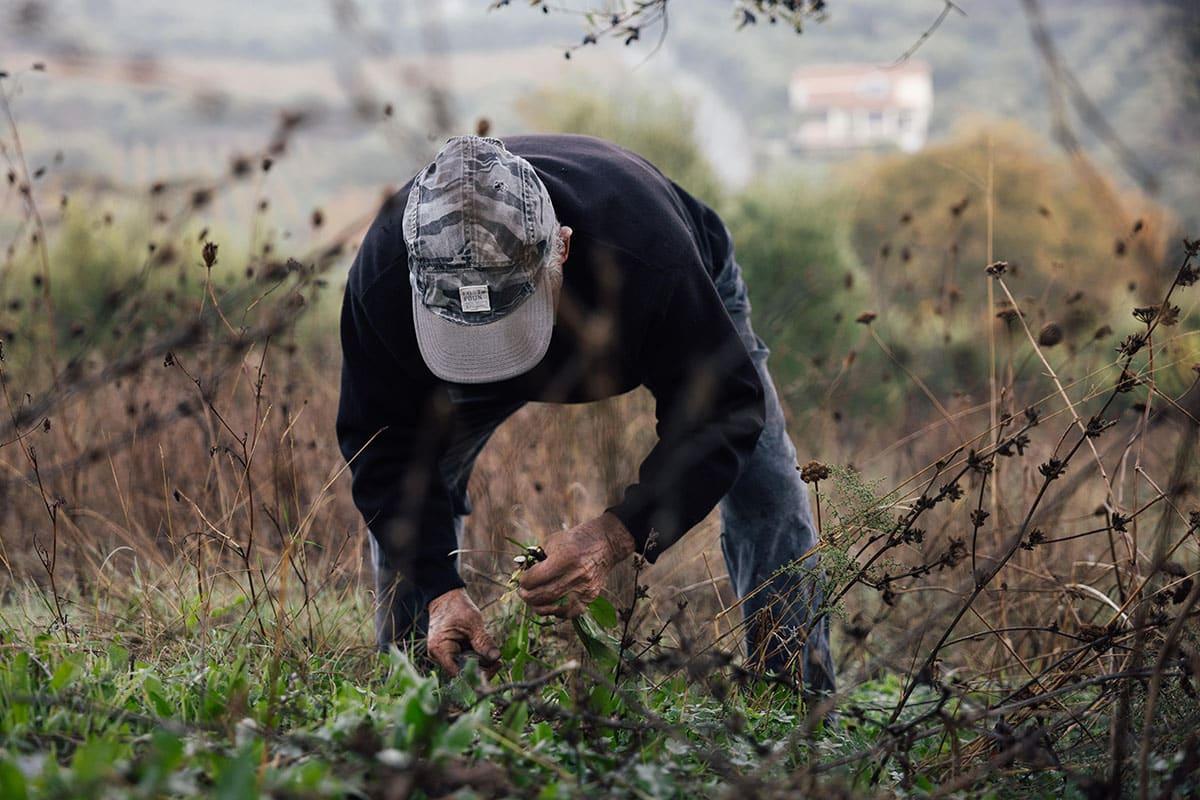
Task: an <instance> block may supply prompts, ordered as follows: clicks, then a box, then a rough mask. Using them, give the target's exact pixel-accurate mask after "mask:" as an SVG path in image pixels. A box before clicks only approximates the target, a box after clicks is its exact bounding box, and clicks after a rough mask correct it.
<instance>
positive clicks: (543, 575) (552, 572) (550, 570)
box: [519, 558, 562, 591]
mask: <svg viewBox="0 0 1200 800" xmlns="http://www.w3.org/2000/svg"><path fill="white" fill-rule="evenodd" d="M561 572H562V567H561V566H560V565H559V564H558V563H557V562H556V561H555V560H554V559H553V558H547V559H546V560H545V561H542V562H540V563H537V564H534V565H533V566H532V567H530V568H529V569H527V570H525V572H524V573H522V575H521V577H520V580H519V582H520V584H521V588H522V589H525V590H526V591H532V590H533V589H538V588H540V587H541V586H543V585H545V584H547V583H549V582H551V581H553V580H554V579H555V578H557V577H558V576H559V574H560V573H561Z"/></svg>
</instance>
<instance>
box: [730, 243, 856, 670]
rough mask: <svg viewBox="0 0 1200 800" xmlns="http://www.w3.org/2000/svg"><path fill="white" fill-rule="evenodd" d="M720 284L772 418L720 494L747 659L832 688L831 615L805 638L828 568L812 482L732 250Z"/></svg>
mask: <svg viewBox="0 0 1200 800" xmlns="http://www.w3.org/2000/svg"><path fill="white" fill-rule="evenodd" d="M716 284H717V289H718V291H719V292H720V294H721V298H722V300H724V301H725V307H726V309H727V310H728V311H729V314H730V317H732V319H733V322H734V326H735V327H736V328H737V330H738V333H739V334H740V335H741V337H742V341H743V342H744V343H745V345H746V349H747V351H748V352H749V353H750V358H751V359H752V360H753V361H754V366H755V368H756V369H757V370H758V376H759V378H760V379H761V380H762V384H763V389H764V390H765V392H766V423H765V425H764V427H763V432H762V435H761V436H760V437H759V440H758V444H757V445H756V447H755V450H754V453H753V454H752V455H751V457H750V461H749V462H748V463H747V465H746V468H745V470H744V471H743V472H742V474H741V476H739V478H738V480H737V482H736V483H735V484H734V485H733V488H731V489H730V490H729V493H728V494H727V495H726V496H725V498H724V499H723V500H722V501H721V505H720V510H721V527H722V532H721V550H722V552H723V553H724V555H725V564H726V566H727V567H728V569H729V576H730V580H731V581H732V583H733V588H734V591H735V592H736V594H737V596H738V598H739V599H742V598H744V602H743V606H742V611H743V614H744V616H745V620H746V653H747V659H748V661H749V663H751V664H752V665H755V666H757V667H760V668H763V669H768V670H772V671H775V672H778V673H780V674H785V675H786V674H792V675H795V674H796V673H797V671H798V670H797V668H799V672H800V673H801V674H802V676H803V680H804V684H805V686H806V688H807V689H808V690H809V691H813V692H832V691H834V688H835V686H834V666H833V657H832V655H831V653H830V648H829V621H828V617H826V618H825V619H824V620H822V621H821V623H819V624H818V625H817V626H816V628H815V629H814V630H812V631H811V632H810V633H809V634H808V636H807V640H805V631H806V630H807V629H808V627H809V625H808V623H809V620H810V619H812V617H813V615H814V613H815V610H816V609H817V608H818V607H819V606H820V603H821V600H822V583H823V580H824V575H823V573H821V571H820V566H819V563H818V558H817V556H816V555H815V554H813V555H809V556H808V557H807V558H805V557H804V556H805V554H806V553H808V552H809V551H810V550H811V549H812V548H813V547H815V546H816V544H817V537H816V533H815V530H816V526H815V525H814V524H813V521H812V513H811V511H810V510H809V499H808V487H806V486H805V485H804V482H803V481H802V480H801V479H800V473H799V471H798V470H797V469H796V463H797V462H796V449H795V447H794V446H793V445H792V441H791V439H790V438H788V434H787V430H786V428H785V424H784V416H783V408H782V407H781V405H780V402H779V395H778V393H777V392H776V390H775V384H774V382H773V381H772V380H771V375H770V373H769V372H768V371H767V356H768V355H769V354H770V351H769V350H768V349H767V346H766V345H765V344H764V343H763V341H762V339H760V338H758V336H756V335H755V333H754V330H753V329H752V328H751V327H750V301H749V298H748V297H747V294H746V286H745V283H744V282H743V281H742V277H741V269H740V268H739V267H738V265H737V262H736V261H734V260H733V258H732V255H731V256H730V258H729V260H728V261H727V262H726V265H725V267H724V269H723V270H722V272H721V274H720V275H718V277H717V281H716Z"/></svg>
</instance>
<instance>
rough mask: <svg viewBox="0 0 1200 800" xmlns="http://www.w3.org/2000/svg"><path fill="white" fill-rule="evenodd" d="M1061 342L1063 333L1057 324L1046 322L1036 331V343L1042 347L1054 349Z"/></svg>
mask: <svg viewBox="0 0 1200 800" xmlns="http://www.w3.org/2000/svg"><path fill="white" fill-rule="evenodd" d="M1062 340H1063V331H1062V328H1061V327H1059V324H1058V323H1057V322H1047V323H1046V324H1045V325H1043V326H1042V329H1041V330H1040V331H1038V338H1037V343H1038V344H1039V345H1040V346H1042V347H1054V346H1055V345H1057V344H1060V343H1061V342H1062Z"/></svg>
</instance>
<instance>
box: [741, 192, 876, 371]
mask: <svg viewBox="0 0 1200 800" xmlns="http://www.w3.org/2000/svg"><path fill="white" fill-rule="evenodd" d="M723 217H724V219H725V221H726V224H728V225H729V229H730V231H731V232H732V233H733V240H734V243H735V245H734V246H735V252H736V254H737V260H738V263H739V264H741V266H742V270H743V273H744V275H745V278H746V284H747V286H748V287H749V289H750V299H751V303H752V304H753V307H754V313H753V319H754V328H755V331H756V332H757V333H758V334H759V336H761V337H762V338H763V339H764V340H765V341H766V342H767V344H768V345H769V346H770V347H771V348H772V350H773V351H774V352H773V356H772V362H771V363H772V370H773V371H774V373H775V376H776V381H777V382H778V383H780V384H781V385H790V384H792V383H793V382H794V381H795V380H796V379H798V378H805V377H808V378H813V377H816V376H814V375H812V374H811V373H812V370H813V369H814V368H815V367H820V366H822V365H823V364H824V363H825V361H826V354H828V353H829V352H830V351H831V350H832V349H833V347H834V344H835V342H837V341H839V340H843V341H844V340H845V339H846V338H848V337H850V336H853V335H854V330H853V329H854V316H855V314H856V313H857V311H858V309H859V307H860V305H861V303H862V302H863V300H862V292H861V286H862V276H861V274H860V271H859V268H858V266H857V262H856V259H855V256H854V253H853V250H852V248H851V247H850V241H849V237H848V235H847V233H848V231H847V226H846V224H845V218H846V217H845V209H844V208H842V207H841V206H840V205H839V204H838V203H836V202H834V201H833V200H832V199H831V198H829V197H826V196H824V195H823V194H822V193H820V192H815V191H812V190H810V189H809V188H808V187H807V186H806V185H805V184H804V182H803V181H802V180H801V179H799V178H798V177H795V176H788V175H780V176H772V177H767V178H765V179H762V180H760V181H758V182H756V183H754V184H752V185H750V186H749V187H747V188H746V189H745V190H743V191H742V192H740V193H739V194H738V195H736V196H735V197H732V198H730V200H729V201H728V202H727V203H726V204H725V207H724V208H723Z"/></svg>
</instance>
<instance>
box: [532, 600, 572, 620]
mask: <svg viewBox="0 0 1200 800" xmlns="http://www.w3.org/2000/svg"><path fill="white" fill-rule="evenodd" d="M530 608H531V609H533V613H535V614H538V615H540V616H543V617H561V618H562V619H566V618H567V607H566V606H564V605H563V604H562V603H547V604H545V605H540V606H530Z"/></svg>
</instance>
